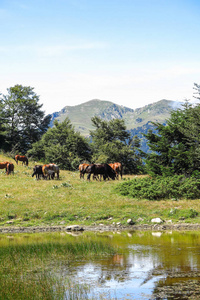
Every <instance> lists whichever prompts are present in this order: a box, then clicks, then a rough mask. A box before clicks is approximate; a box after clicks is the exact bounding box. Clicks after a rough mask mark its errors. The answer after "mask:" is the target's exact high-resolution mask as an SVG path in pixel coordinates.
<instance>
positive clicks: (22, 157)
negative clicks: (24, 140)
mask: <svg viewBox="0 0 200 300" xmlns="http://www.w3.org/2000/svg"><path fill="white" fill-rule="evenodd" d="M15 161H16V163H17V165H18V161H22V165H23V164H25V165H27V166H28V158H27V157H26V156H25V155H15Z"/></svg>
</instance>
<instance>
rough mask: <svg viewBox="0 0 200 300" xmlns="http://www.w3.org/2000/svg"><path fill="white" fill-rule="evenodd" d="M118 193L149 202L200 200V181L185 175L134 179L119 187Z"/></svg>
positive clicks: (117, 188)
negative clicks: (178, 199) (173, 199)
mask: <svg viewBox="0 0 200 300" xmlns="http://www.w3.org/2000/svg"><path fill="white" fill-rule="evenodd" d="M116 191H117V193H119V194H120V195H124V196H129V197H132V198H139V199H149V200H160V199H171V198H175V199H177V198H182V199H199V198H200V179H199V178H195V177H190V178H185V177H184V176H183V175H175V176H169V177H162V176H156V177H153V178H150V177H145V178H142V179H139V178H134V179H133V180H128V181H124V182H123V183H120V184H119V185H117V187H116Z"/></svg>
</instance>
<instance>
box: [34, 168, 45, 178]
mask: <svg viewBox="0 0 200 300" xmlns="http://www.w3.org/2000/svg"><path fill="white" fill-rule="evenodd" d="M34 175H35V176H36V179H40V175H42V177H44V175H43V172H42V166H41V165H36V166H35V167H34V168H33V174H32V177H33V176H34Z"/></svg>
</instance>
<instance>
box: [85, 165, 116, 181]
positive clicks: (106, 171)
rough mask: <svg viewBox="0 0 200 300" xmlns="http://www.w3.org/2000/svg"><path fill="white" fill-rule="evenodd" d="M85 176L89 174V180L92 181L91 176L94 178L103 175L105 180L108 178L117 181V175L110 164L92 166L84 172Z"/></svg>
mask: <svg viewBox="0 0 200 300" xmlns="http://www.w3.org/2000/svg"><path fill="white" fill-rule="evenodd" d="M83 172H84V174H85V173H88V176H87V179H88V180H90V176H91V174H94V176H97V175H103V179H104V180H106V178H108V179H109V178H111V179H113V180H114V179H115V177H116V173H115V171H114V170H113V169H112V168H111V167H110V166H109V165H108V164H91V165H89V166H87V168H86V169H85V170H84V171H83Z"/></svg>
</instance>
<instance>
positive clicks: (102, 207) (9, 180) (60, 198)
mask: <svg viewBox="0 0 200 300" xmlns="http://www.w3.org/2000/svg"><path fill="white" fill-rule="evenodd" d="M5 160H9V161H11V162H13V163H14V165H15V174H14V176H13V175H9V176H7V175H5V172H4V170H1V171H0V226H25V227H26V226H46V225H48V226H55V225H60V224H65V225H72V224H79V225H93V224H99V223H103V224H105V225H107V224H113V222H115V223H117V222H121V224H126V222H127V219H129V218H132V219H133V220H134V221H135V222H136V223H137V219H138V218H139V217H140V218H142V219H143V221H140V223H149V222H150V220H151V218H154V217H161V216H162V218H164V219H165V220H172V221H173V222H178V221H180V220H181V221H182V222H192V223H200V205H199V203H200V200H190V199H188V200H184V199H182V200H178V199H175V200H177V201H174V200H173V199H168V200H160V201H149V200H147V199H140V198H139V197H135V198H132V197H128V196H122V195H119V194H117V192H116V191H115V187H116V186H117V185H119V184H120V183H122V182H124V181H129V179H133V178H135V175H133V176H131V175H128V176H124V180H122V181H121V180H119V181H117V180H115V181H112V180H110V181H108V180H107V181H105V182H104V181H102V182H99V181H92V180H91V181H90V182H88V181H87V180H86V177H85V180H82V179H80V178H79V172H78V171H77V172H69V171H64V170H61V172H60V179H59V180H57V179H55V180H36V179H35V177H34V178H32V176H31V175H32V172H33V171H32V168H33V166H34V165H35V162H30V163H29V166H28V167H26V166H22V165H21V164H20V163H19V165H16V163H15V162H14V160H12V159H9V158H8V157H6V156H3V155H0V161H5ZM141 177H143V176H138V178H141ZM174 209H178V213H177V214H171V213H170V212H171V211H172V210H174ZM193 211H195V212H198V215H195V216H194V214H192V213H191V212H193ZM184 216H185V219H184ZM179 219H180V220H179ZM183 219H184V220H183Z"/></svg>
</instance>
